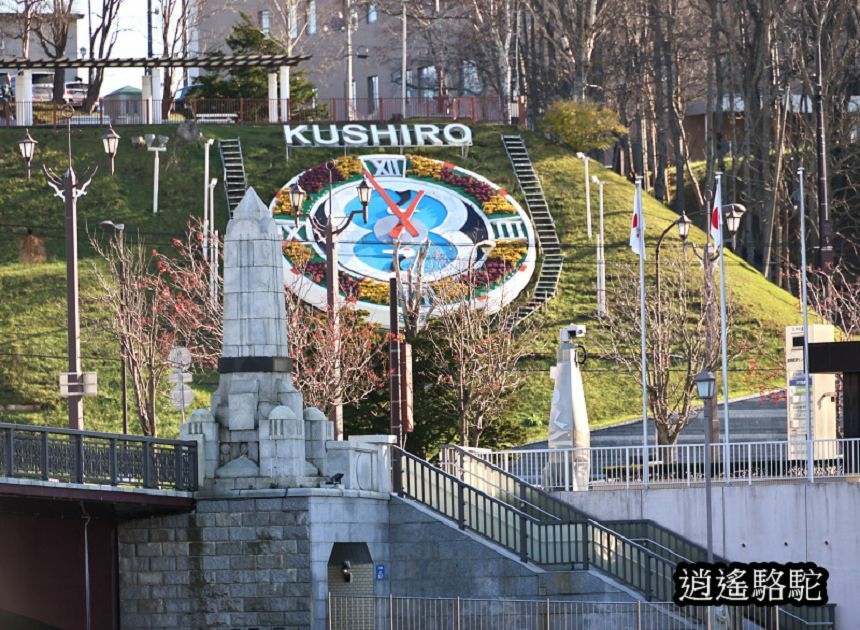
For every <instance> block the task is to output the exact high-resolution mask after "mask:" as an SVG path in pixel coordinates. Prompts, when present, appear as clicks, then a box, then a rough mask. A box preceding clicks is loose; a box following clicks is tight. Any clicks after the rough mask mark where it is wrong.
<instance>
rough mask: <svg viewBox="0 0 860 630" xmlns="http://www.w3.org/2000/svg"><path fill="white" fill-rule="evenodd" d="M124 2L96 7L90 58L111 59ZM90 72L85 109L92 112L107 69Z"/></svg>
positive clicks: (107, 2)
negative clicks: (118, 20)
mask: <svg viewBox="0 0 860 630" xmlns="http://www.w3.org/2000/svg"><path fill="white" fill-rule="evenodd" d="M123 2H124V0H101V6H100V7H99V6H98V5H96V8H95V12H94V14H93V15H92V16H91V17H92V22H91V23H92V24H93V28H92V30H91V31H90V33H89V46H90V50H89V54H90V57H93V58H96V59H106V58H107V57H110V55H111V52H113V47H114V44H116V39H117V30H116V28H115V25H116V23H117V14H118V13H119V9H120V6H122V4H123ZM88 72H89V76H88V83H89V87H88V88H87V98H86V101H85V102H84V107H83V108H84V110H85V111H92V110H93V107H95V104H96V103H98V100H99V93H100V92H101V89H102V82H103V81H104V76H105V69H104V68H90V69H89V71H88Z"/></svg>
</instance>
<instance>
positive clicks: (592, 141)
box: [540, 101, 627, 152]
mask: <svg viewBox="0 0 860 630" xmlns="http://www.w3.org/2000/svg"><path fill="white" fill-rule="evenodd" d="M540 128H541V130H542V131H543V132H544V134H546V135H547V136H548V137H549V139H550V140H553V141H555V142H560V143H561V144H564V145H567V146H568V147H570V148H571V149H573V150H574V151H583V152H585V151H591V150H594V149H598V150H603V149H608V148H609V147H610V146H612V144H613V143H614V142H615V140H616V139H617V138H618V137H619V136H623V135H626V134H627V128H626V127H625V126H624V125H622V124H621V119H620V118H619V117H618V114H617V113H615V112H614V111H612V110H611V109H607V108H606V107H603V106H602V105H597V104H596V103H589V102H587V101H559V102H557V103H553V104H552V105H550V106H549V107H548V108H547V110H546V114H544V116H543V118H542V119H541V121H540Z"/></svg>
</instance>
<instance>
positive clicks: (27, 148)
mask: <svg viewBox="0 0 860 630" xmlns="http://www.w3.org/2000/svg"><path fill="white" fill-rule="evenodd" d="M37 144H39V142H38V140H34V139H33V137H32V136H31V135H30V130H29V129H25V130H24V137H23V138H21V139H20V140H18V151H19V152H20V154H21V158H22V159H23V160H24V161H25V162H27V179H30V177H31V175H32V173H33V171H32V168H31V165H32V163H33V155H34V154H35V153H36V145H37Z"/></svg>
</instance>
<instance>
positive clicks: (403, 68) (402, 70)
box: [400, 0, 407, 120]
mask: <svg viewBox="0 0 860 630" xmlns="http://www.w3.org/2000/svg"><path fill="white" fill-rule="evenodd" d="M401 22H402V23H403V35H402V48H403V50H402V53H401V54H402V59H401V60H400V83H401V85H400V100H401V102H402V110H401V111H402V114H403V120H406V71H407V66H406V0H403V16H402V17H401Z"/></svg>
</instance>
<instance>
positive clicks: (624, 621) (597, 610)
mask: <svg viewBox="0 0 860 630" xmlns="http://www.w3.org/2000/svg"><path fill="white" fill-rule="evenodd" d="M328 620H329V625H328V627H329V628H330V629H331V630H365V629H366V630H386V629H388V630H399V629H404V630H405V629H407V628H410V629H411V628H420V629H421V630H461V629H466V628H516V630H592V629H594V628H613V629H615V630H691V629H693V628H699V629H706V628H713V629H716V628H757V629H758V630H793V629H794V628H820V629H822V630H823V629H825V628H831V629H832V628H833V627H834V626H833V622H832V621H821V622H811V623H803V622H796V621H795V620H794V619H793V618H792V616H791V615H790V614H786V612H785V611H784V610H781V609H777V608H776V607H772V606H755V605H746V606H723V607H707V606H685V607H683V608H680V607H678V606H676V605H675V604H674V603H673V602H671V601H665V602H641V601H633V602H577V601H563V600H554V599H467V598H462V597H451V598H421V597H395V596H389V597H348V596H335V595H331V594H329V597H328Z"/></svg>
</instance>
